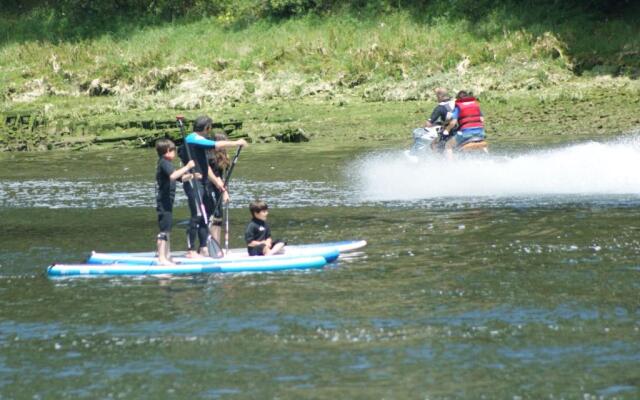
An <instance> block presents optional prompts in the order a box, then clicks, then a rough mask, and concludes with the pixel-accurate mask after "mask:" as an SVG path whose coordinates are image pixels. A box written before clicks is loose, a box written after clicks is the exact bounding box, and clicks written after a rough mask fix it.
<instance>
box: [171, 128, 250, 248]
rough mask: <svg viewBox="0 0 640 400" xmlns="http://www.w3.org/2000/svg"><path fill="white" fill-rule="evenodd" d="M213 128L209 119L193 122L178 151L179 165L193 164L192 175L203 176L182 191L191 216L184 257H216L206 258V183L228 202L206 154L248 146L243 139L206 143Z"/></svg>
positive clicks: (208, 236) (207, 214)
mask: <svg viewBox="0 0 640 400" xmlns="http://www.w3.org/2000/svg"><path fill="white" fill-rule="evenodd" d="M178 121H179V122H180V123H181V120H180V117H179V118H178ZM212 124H213V121H212V120H211V118H209V117H208V116H200V117H198V118H196V120H195V121H194V123H193V132H192V133H190V134H188V135H187V136H186V137H185V138H184V144H183V145H182V146H180V150H179V152H178V155H179V156H180V159H181V160H182V163H183V164H185V165H186V163H188V162H189V161H194V162H195V167H194V168H193V171H192V172H194V173H196V174H200V175H201V176H202V178H201V179H194V180H193V181H191V182H189V183H184V184H183V189H184V192H185V194H186V196H187V200H188V203H189V210H190V212H191V219H190V221H189V228H188V230H187V244H188V247H189V250H188V252H187V257H198V256H217V255H214V254H209V253H210V252H209V249H208V247H209V246H208V245H207V244H208V243H209V242H210V240H211V237H210V235H209V227H208V225H209V218H210V216H211V215H210V214H209V213H208V212H207V210H206V207H205V204H206V203H207V202H213V200H212V199H210V198H209V199H208V198H207V197H208V196H210V194H207V191H206V190H205V186H206V184H207V181H211V182H212V183H213V184H214V185H215V186H216V187H217V188H218V189H219V190H220V192H222V193H223V196H222V199H223V201H228V200H229V197H228V195H226V196H225V195H224V193H225V192H226V188H225V187H224V185H223V184H221V182H222V181H221V179H219V178H217V177H216V176H215V175H214V173H213V171H212V169H211V167H210V166H209V162H208V157H207V151H208V150H209V149H217V150H222V149H226V148H229V147H238V146H240V147H246V146H247V141H246V140H244V139H238V140H211V139H209V135H210V132H211V126H212ZM181 126H182V125H181ZM225 199H226V200H225ZM210 212H211V211H210ZM196 237H197V238H198V241H199V244H200V246H199V248H196ZM215 244H217V242H215ZM217 248H218V249H220V246H219V244H217Z"/></svg>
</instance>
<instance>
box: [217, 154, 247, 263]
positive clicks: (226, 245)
mask: <svg viewBox="0 0 640 400" xmlns="http://www.w3.org/2000/svg"><path fill="white" fill-rule="evenodd" d="M241 151H242V146H240V147H238V150H236V155H235V156H233V159H232V160H231V165H229V169H228V170H227V173H226V174H225V176H224V181H223V182H224V185H223V187H224V188H225V189H227V188H228V186H229V179H230V178H231V172H233V167H235V166H236V163H237V162H238V157H240V152H241ZM214 199H215V196H214ZM220 203H222V196H220V201H217V202H216V204H215V205H214V210H217V209H218V208H219V207H220ZM224 251H225V254H226V253H228V252H229V203H225V205H224Z"/></svg>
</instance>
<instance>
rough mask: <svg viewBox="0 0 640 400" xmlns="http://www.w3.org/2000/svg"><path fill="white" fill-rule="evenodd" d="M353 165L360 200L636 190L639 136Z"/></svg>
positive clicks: (381, 157)
mask: <svg viewBox="0 0 640 400" xmlns="http://www.w3.org/2000/svg"><path fill="white" fill-rule="evenodd" d="M354 171H355V176H353V177H352V179H353V180H354V182H358V185H359V189H360V191H359V192H360V196H361V200H362V201H389V200H401V201H403V200H407V201H415V200H419V199H434V198H441V197H457V198H467V197H476V198H477V197H491V198H496V197H497V198H502V197H511V198H513V197H515V198H518V197H532V196H555V195H560V196H562V195H587V196H589V195H596V196H600V195H640V173H639V172H638V171H640V137H635V138H630V139H627V140H619V141H616V142H609V143H599V142H588V143H582V144H574V145H569V146H565V147H561V148H555V149H547V150H539V151H530V152H525V153H522V154H508V155H500V156H497V155H487V156H480V157H468V158H456V159H455V160H452V161H447V160H445V159H444V158H442V157H435V156H432V157H425V158H423V159H419V160H417V161H416V160H415V159H414V160H411V159H409V158H407V157H406V156H405V155H404V154H401V153H400V152H397V153H394V154H389V153H385V154H373V155H368V156H366V157H364V158H362V159H360V160H359V161H358V162H357V166H356V168H354Z"/></svg>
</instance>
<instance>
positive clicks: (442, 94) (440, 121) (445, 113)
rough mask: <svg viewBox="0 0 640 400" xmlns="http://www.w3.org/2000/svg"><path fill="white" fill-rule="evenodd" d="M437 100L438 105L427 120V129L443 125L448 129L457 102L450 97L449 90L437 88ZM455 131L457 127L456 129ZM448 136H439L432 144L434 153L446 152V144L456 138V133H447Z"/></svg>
mask: <svg viewBox="0 0 640 400" xmlns="http://www.w3.org/2000/svg"><path fill="white" fill-rule="evenodd" d="M435 93H436V99H437V100H438V105H437V106H436V107H435V108H434V109H433V112H431V117H430V118H429V119H428V120H427V122H426V124H425V127H427V128H431V127H433V126H436V125H441V126H443V127H446V126H447V125H448V124H449V121H450V120H451V116H452V113H453V110H454V108H455V101H454V100H452V99H451V98H450V97H449V94H448V93H447V90H446V89H444V88H437V89H436V90H435ZM454 129H455V127H454ZM447 132H448V134H447V135H446V136H444V135H438V137H437V138H436V139H434V140H433V142H431V149H432V150H434V151H442V150H444V145H445V143H446V142H447V141H448V140H449V139H451V138H452V137H454V136H455V131H453V130H451V131H447Z"/></svg>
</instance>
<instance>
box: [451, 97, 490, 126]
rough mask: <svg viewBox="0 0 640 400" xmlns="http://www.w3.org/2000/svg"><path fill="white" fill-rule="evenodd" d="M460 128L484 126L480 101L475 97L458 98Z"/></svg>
mask: <svg viewBox="0 0 640 400" xmlns="http://www.w3.org/2000/svg"><path fill="white" fill-rule="evenodd" d="M456 106H457V107H458V109H459V110H460V111H459V112H458V126H459V129H460V130H462V129H471V128H484V124H483V123H482V113H481V112H480V103H478V100H476V98H475V97H463V98H461V99H457V100H456Z"/></svg>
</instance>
